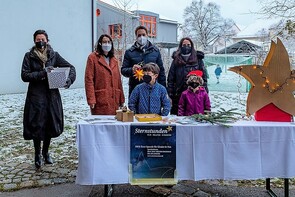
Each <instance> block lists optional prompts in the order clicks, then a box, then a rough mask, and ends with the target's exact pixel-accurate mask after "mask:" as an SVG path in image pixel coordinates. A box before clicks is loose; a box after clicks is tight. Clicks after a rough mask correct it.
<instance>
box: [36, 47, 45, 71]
mask: <svg viewBox="0 0 295 197" xmlns="http://www.w3.org/2000/svg"><path fill="white" fill-rule="evenodd" d="M34 53H35V54H36V55H37V56H38V58H39V59H40V60H41V61H42V63H43V68H45V63H46V62H47V60H48V58H47V48H46V49H44V51H39V50H38V49H36V48H34Z"/></svg>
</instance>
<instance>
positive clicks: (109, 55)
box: [95, 34, 114, 57]
mask: <svg viewBox="0 0 295 197" xmlns="http://www.w3.org/2000/svg"><path fill="white" fill-rule="evenodd" d="M104 37H108V38H109V39H110V41H111V43H112V48H111V50H110V51H109V53H108V57H114V43H113V40H112V38H111V36H109V35H108V34H102V35H101V36H100V37H99V39H98V41H97V43H96V48H95V51H96V52H97V53H98V54H99V55H104V51H103V50H102V47H101V44H102V39H103V38H104Z"/></svg>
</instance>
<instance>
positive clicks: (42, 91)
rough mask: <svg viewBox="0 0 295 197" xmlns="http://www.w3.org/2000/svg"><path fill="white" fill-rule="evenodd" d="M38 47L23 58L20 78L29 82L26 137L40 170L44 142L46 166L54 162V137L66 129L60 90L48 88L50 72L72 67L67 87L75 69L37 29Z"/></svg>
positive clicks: (35, 35)
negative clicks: (50, 149) (33, 150)
mask: <svg viewBox="0 0 295 197" xmlns="http://www.w3.org/2000/svg"><path fill="white" fill-rule="evenodd" d="M33 38H34V43H35V46H33V47H32V48H31V50H30V51H29V52H27V53H26V54H25V56H24V60H23V64H22V70H21V78H22V80H23V81H24V82H29V86H28V92H27V97H26V101H25V107H24V117H23V136H24V139H25V140H33V142H34V148H35V166H36V168H37V169H38V168H40V167H41V165H42V160H41V157H42V156H41V141H43V148H42V155H43V158H44V161H45V163H46V164H52V163H53V161H52V159H51V157H50V155H49V153H48V148H49V145H50V140H51V138H55V137H58V136H59V135H60V134H61V133H62V132H63V129H64V119H63V118H64V117H63V108H62V101H61V96H60V93H59V90H58V89H57V88H56V89H49V85H48V79H47V73H48V72H51V70H53V69H54V68H55V67H69V68H70V72H69V76H68V79H67V81H66V84H65V86H64V87H65V88H69V87H70V85H71V84H72V83H73V82H74V81H75V79H76V71H75V67H74V66H72V65H71V64H70V63H68V62H67V61H66V60H65V59H63V58H62V57H61V56H60V55H59V53H58V52H55V51H54V50H53V49H52V48H51V46H50V45H49V44H48V41H49V39H48V35H47V33H46V32H45V31H44V30H37V31H36V32H35V33H34V35H33Z"/></svg>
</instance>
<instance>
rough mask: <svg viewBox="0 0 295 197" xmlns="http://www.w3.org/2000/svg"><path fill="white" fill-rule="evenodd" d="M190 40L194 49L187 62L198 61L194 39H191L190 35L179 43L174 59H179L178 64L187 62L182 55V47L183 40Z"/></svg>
mask: <svg viewBox="0 0 295 197" xmlns="http://www.w3.org/2000/svg"><path fill="white" fill-rule="evenodd" d="M185 40H188V41H189V42H190V43H191V46H192V51H191V55H190V56H189V58H188V60H187V62H186V63H187V64H194V63H196V62H197V61H198V58H197V53H196V50H195V45H194V43H193V41H192V39H190V38H189V37H184V38H182V39H181V40H180V41H179V45H178V48H177V51H176V52H175V54H174V59H175V60H176V61H177V63H178V64H185V62H184V60H183V59H182V57H181V47H182V43H183V41H185Z"/></svg>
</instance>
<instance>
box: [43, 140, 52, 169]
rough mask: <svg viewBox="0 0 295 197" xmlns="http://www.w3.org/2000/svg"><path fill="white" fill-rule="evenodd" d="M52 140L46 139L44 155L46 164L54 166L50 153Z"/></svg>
mask: <svg viewBox="0 0 295 197" xmlns="http://www.w3.org/2000/svg"><path fill="white" fill-rule="evenodd" d="M50 140H51V138H46V139H45V140H44V141H43V149H42V155H43V158H44V161H45V163H46V164H53V160H52V158H51V157H50V154H49V153H48V149H49V145H50Z"/></svg>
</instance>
